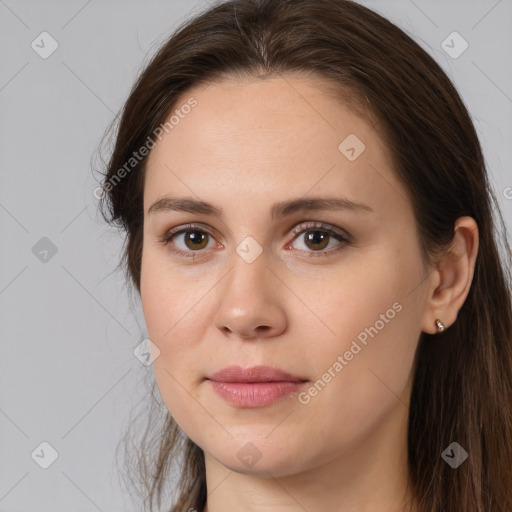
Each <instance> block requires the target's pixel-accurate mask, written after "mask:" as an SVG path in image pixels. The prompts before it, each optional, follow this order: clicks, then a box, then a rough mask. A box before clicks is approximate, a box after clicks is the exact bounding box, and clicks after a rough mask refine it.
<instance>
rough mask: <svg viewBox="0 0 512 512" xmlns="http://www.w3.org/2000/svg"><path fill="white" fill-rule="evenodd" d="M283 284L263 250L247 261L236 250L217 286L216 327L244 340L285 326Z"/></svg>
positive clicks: (278, 331) (266, 335) (276, 332)
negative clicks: (230, 266)
mask: <svg viewBox="0 0 512 512" xmlns="http://www.w3.org/2000/svg"><path fill="white" fill-rule="evenodd" d="M285 291H286V286H284V284H283V283H282V281H281V280H280V278H279V277H278V276H277V273H276V272H275V270H273V269H271V268H270V267H269V266H268V258H266V254H265V251H263V253H261V254H260V256H259V257H258V258H256V260H254V261H253V262H251V263H248V262H247V261H245V260H244V259H243V258H241V257H240V256H239V255H238V254H235V255H234V258H233V266H232V268H231V269H230V271H229V272H228V275H227V276H226V278H225V279H224V280H223V284H222V285H221V286H220V287H219V289H218V290H217V293H218V295H217V297H218V299H217V300H218V306H217V310H216V313H215V316H214V322H215V325H216V327H217V328H218V329H219V330H220V331H222V333H223V334H224V335H226V336H228V337H229V336H231V337H239V338H242V339H245V340H248V339H259V338H272V337H274V336H279V335H280V334H282V333H283V332H284V331H285V329H286V326H287V318H286V311H285V304H284V300H285V299H284V295H285Z"/></svg>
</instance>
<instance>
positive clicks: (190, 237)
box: [184, 230, 210, 250]
mask: <svg viewBox="0 0 512 512" xmlns="http://www.w3.org/2000/svg"><path fill="white" fill-rule="evenodd" d="M184 235H185V236H184V243H185V246H186V247H187V248H188V249H192V250H197V249H204V248H205V247H206V245H207V242H208V237H209V236H210V235H208V233H205V232H204V231H198V230H193V231H185V232H184ZM205 241H206V243H205Z"/></svg>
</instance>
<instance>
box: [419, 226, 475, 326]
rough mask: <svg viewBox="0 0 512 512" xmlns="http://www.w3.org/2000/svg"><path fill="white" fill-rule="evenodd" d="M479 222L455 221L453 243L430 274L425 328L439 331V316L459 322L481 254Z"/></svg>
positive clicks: (450, 321) (442, 320)
mask: <svg viewBox="0 0 512 512" xmlns="http://www.w3.org/2000/svg"><path fill="white" fill-rule="evenodd" d="M478 240H479V237H478V226H477V224H476V222H475V220H474V219H473V218H472V217H459V218H458V219H457V221H456V222H455V235H454V239H453V243H452V244H451V246H450V249H449V250H448V252H447V253H445V254H443V255H442V256H441V257H440V259H438V261H437V262H436V266H435V269H434V270H433V271H432V272H431V274H430V276H429V282H430V287H429V289H428V297H427V309H426V310H425V314H424V316H423V321H422V330H423V331H424V332H426V333H428V334H436V333H437V332H438V331H437V327H436V324H435V321H436V319H437V318H439V319H440V320H441V322H443V324H444V325H445V327H446V328H448V327H449V326H450V325H452V324H453V323H455V321H456V320H457V314H458V313H459V310H460V308H461V307H462V305H463V304H464V301H465V300H466V297H467V296H468V293H469V289H470V288H471V283H472V281H473V274H474V270H475V262H476V257H477V254H478Z"/></svg>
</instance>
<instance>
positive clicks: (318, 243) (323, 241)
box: [304, 231, 331, 250]
mask: <svg viewBox="0 0 512 512" xmlns="http://www.w3.org/2000/svg"><path fill="white" fill-rule="evenodd" d="M305 234H306V236H305V238H304V240H305V243H306V245H307V246H308V247H309V248H310V249H314V250H322V249H325V248H326V247H327V245H328V244H329V238H330V237H331V235H329V234H327V233H323V232H322V231H307V232H305Z"/></svg>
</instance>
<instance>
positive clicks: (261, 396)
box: [207, 366, 308, 408]
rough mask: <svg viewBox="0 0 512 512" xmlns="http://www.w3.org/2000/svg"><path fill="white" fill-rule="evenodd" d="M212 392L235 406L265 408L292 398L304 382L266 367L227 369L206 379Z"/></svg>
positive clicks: (234, 367) (294, 376)
mask: <svg viewBox="0 0 512 512" xmlns="http://www.w3.org/2000/svg"><path fill="white" fill-rule="evenodd" d="M207 380H208V381H209V382H210V383H211V385H212V387H213V389H214V391H215V392H216V393H217V394H218V395H219V396H220V397H221V398H223V399H224V400H225V401H226V402H228V403H229V404H231V405H234V406H235V407H240V408H255V407H266V406H268V405H270V404H273V403H275V402H277V401H279V400H281V399H284V398H285V397H288V398H290V397H292V396H293V395H294V394H296V393H297V392H298V391H299V389H300V388H301V387H302V386H303V385H304V384H305V383H306V382H308V381H307V379H303V378H301V377H298V376H296V375H292V374H290V373H288V372H285V371H283V370H279V369H277V368H272V367H270V366H253V367H250V368H242V367H241V366H228V367H227V368H224V369H222V370H220V371H218V372H215V373H214V374H212V375H211V376H210V377H209V378H208V379H207Z"/></svg>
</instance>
